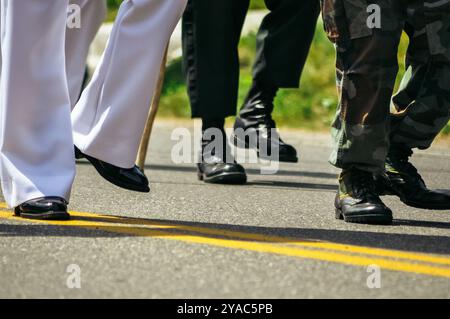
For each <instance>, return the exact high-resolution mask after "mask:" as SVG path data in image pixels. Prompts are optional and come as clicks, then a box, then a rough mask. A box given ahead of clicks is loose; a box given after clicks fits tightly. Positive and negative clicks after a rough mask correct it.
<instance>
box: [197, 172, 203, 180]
mask: <svg viewBox="0 0 450 319" xmlns="http://www.w3.org/2000/svg"><path fill="white" fill-rule="evenodd" d="M197 178H198V180H199V181H202V180H203V173H202V172H198V173H197Z"/></svg>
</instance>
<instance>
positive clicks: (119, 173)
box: [75, 146, 150, 193]
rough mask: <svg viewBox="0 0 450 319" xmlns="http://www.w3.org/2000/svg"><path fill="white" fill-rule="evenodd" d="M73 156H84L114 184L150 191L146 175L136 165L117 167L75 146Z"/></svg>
mask: <svg viewBox="0 0 450 319" xmlns="http://www.w3.org/2000/svg"><path fill="white" fill-rule="evenodd" d="M75 158H77V159H80V158H86V159H87V160H88V161H89V162H90V163H91V164H92V165H93V166H94V168H95V169H96V170H97V172H98V173H99V174H100V175H101V176H102V177H103V178H104V179H106V180H107V181H108V182H110V183H112V184H114V185H116V186H119V187H122V188H125V189H128V190H132V191H136V192H142V193H148V192H150V187H149V186H148V179H147V177H146V176H145V174H144V173H143V172H142V171H141V170H140V168H139V167H137V166H136V165H135V166H134V167H132V168H121V167H117V166H114V165H112V164H109V163H106V162H103V161H101V160H99V159H96V158H94V157H91V156H89V155H86V154H84V153H82V152H81V151H80V150H79V149H78V148H77V147H76V146H75Z"/></svg>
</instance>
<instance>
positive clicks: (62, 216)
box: [14, 212, 70, 220]
mask: <svg viewBox="0 0 450 319" xmlns="http://www.w3.org/2000/svg"><path fill="white" fill-rule="evenodd" d="M14 215H15V216H18V217H21V218H25V219H34V220H69V219H70V215H69V213H67V212H46V213H40V214H27V213H14Z"/></svg>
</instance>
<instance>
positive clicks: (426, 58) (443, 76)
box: [390, 0, 450, 149]
mask: <svg viewBox="0 0 450 319" xmlns="http://www.w3.org/2000/svg"><path fill="white" fill-rule="evenodd" d="M409 11H410V12H413V13H412V15H411V16H410V17H409V19H408V23H407V32H408V35H409V37H410V47H409V50H408V56H407V65H408V66H409V70H408V71H409V73H407V75H406V77H408V76H409V78H405V79H404V82H405V85H404V86H403V87H402V89H401V90H400V91H399V92H398V93H397V94H396V96H395V97H394V99H393V101H394V104H395V107H396V109H397V112H396V113H394V114H393V115H392V128H391V129H392V132H391V137H390V140H391V143H392V147H399V146H406V147H408V148H411V149H412V148H419V149H426V148H428V147H430V145H431V144H432V142H433V140H434V139H435V137H436V136H437V135H438V134H439V132H440V131H441V130H442V129H443V128H444V127H445V126H446V124H447V123H448V121H449V119H450V0H443V1H442V0H439V1H438V0H427V1H425V6H423V7H422V8H412V9H410V10H409Z"/></svg>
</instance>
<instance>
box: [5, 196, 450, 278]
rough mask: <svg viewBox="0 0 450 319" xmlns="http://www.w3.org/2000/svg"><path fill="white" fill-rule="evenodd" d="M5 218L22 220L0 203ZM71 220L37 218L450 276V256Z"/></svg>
mask: <svg viewBox="0 0 450 319" xmlns="http://www.w3.org/2000/svg"><path fill="white" fill-rule="evenodd" d="M0 209H1V210H0V218H2V219H8V220H20V221H24V220H23V219H21V218H17V217H14V216H13V214H12V213H11V212H10V211H8V210H7V208H6V205H5V204H4V203H0ZM70 214H71V216H72V219H71V220H70V221H33V222H35V223H41V224H42V223H44V224H48V225H55V226H64V227H79V228H85V229H94V230H98V231H105V232H111V233H116V234H123V235H131V236H141V237H152V238H163V239H169V240H176V241H182V242H186V243H193V244H205V245H210V246H216V247H222V248H231V249H239V250H247V251H255V252H260V253H269V254H277V255H283V256H290V257H298V258H307V259H313V260H320V261H327V262H333V263H340V264H346V265H353V266H364V267H367V266H369V265H377V266H379V267H381V268H383V269H388V270H394V271H401V272H408V273H416V274H421V275H431V276H439V277H446V278H450V257H446V256H439V255H431V254H422V253H413V252H405V251H397V250H390V249H380V248H370V247H364V246H355V245H346V244H338V243H332V242H319V241H311V240H308V239H305V240H302V239H299V238H291V237H282V236H270V235H264V234H257V233H247V232H240V231H234V230H227V229H220V228H212V227H203V226H192V225H188V224H183V223H177V222H162V221H157V220H150V219H140V218H126V217H120V216H110V215H100V214H93V213H85V212H71V213H70Z"/></svg>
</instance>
